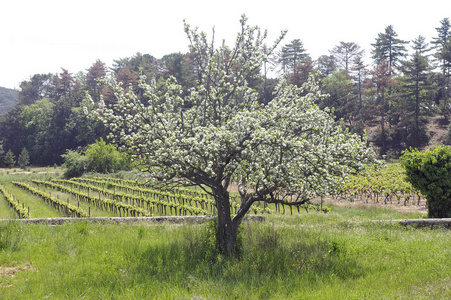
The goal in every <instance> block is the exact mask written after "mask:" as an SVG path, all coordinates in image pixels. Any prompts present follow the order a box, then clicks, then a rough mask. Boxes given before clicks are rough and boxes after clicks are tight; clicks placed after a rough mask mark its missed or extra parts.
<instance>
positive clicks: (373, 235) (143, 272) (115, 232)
mask: <svg viewBox="0 0 451 300" xmlns="http://www.w3.org/2000/svg"><path fill="white" fill-rule="evenodd" d="M13 173H14V172H10V173H9V174H6V173H5V172H4V173H3V176H2V177H1V178H2V179H0V184H3V185H4V186H6V188H7V189H8V190H10V191H11V192H12V193H13V194H15V196H16V197H18V198H21V201H23V202H26V203H27V205H30V214H31V215H33V214H34V216H37V215H45V214H47V213H48V212H44V209H46V210H48V211H50V212H52V213H53V214H54V216H62V213H61V212H60V211H58V210H56V209H54V208H53V207H52V206H50V205H42V203H44V202H42V201H41V200H36V199H34V201H31V200H33V197H34V196H30V194H28V193H27V192H25V191H23V190H21V189H18V188H17V187H15V186H13V185H12V184H11V182H12V181H13V180H17V178H20V179H21V180H23V181H26V182H31V180H33V179H40V180H50V179H51V178H54V177H58V173H60V172H59V170H55V171H52V168H50V170H43V171H42V172H38V171H36V172H35V173H33V171H31V172H29V174H21V175H12V174H13ZM16 173H17V172H16ZM60 174H61V173H60ZM16 188H17V189H16ZM22 193H23V194H22ZM40 201H41V202H40ZM68 201H73V200H72V199H70V200H68ZM5 202H6V201H5V200H4V198H3V197H1V196H0V203H1V204H0V205H1V206H0V212H1V214H2V217H1V218H2V219H7V217H6V216H8V215H9V216H11V217H10V218H12V217H13V216H14V212H11V208H10V207H8V206H6V205H5V204H4V203H5ZM32 202H36V203H40V205H37V204H36V207H35V208H32V207H31V205H32ZM328 206H329V208H330V211H329V212H328V213H324V212H321V211H312V210H309V212H308V213H307V212H306V211H305V210H301V211H300V213H294V214H290V213H285V214H281V213H276V212H275V211H274V210H272V212H271V213H270V214H265V221H264V222H251V221H246V222H245V223H244V224H243V225H242V230H241V233H240V237H241V239H242V254H241V256H240V257H235V258H227V259H224V258H222V257H221V256H219V255H218V254H217V252H216V251H215V247H214V245H215V241H214V238H212V234H211V233H212V231H213V230H214V229H213V228H214V223H213V222H207V223H204V224H190V223H182V224H170V223H160V224H154V223H136V224H113V223H104V224H102V223H91V222H89V221H86V220H80V221H78V222H73V223H66V224H63V225H58V226H49V225H45V224H41V225H25V224H22V223H20V222H18V221H17V220H11V221H0V296H1V298H2V299H449V298H451V277H450V276H451V232H450V231H449V230H448V229H443V228H413V227H403V226H401V225H399V224H397V223H385V222H377V221H378V220H397V219H406V218H423V217H424V214H415V213H409V214H407V213H404V212H399V211H396V210H392V209H387V208H381V207H375V206H365V205H353V206H341V205H340V206H335V205H333V204H328ZM39 207H42V208H39ZM37 209H41V210H42V211H40V212H39V213H38V212H37V211H36V210H37ZM8 211H9V212H8ZM91 211H92V213H99V214H102V212H101V210H98V212H97V210H96V209H92V210H91ZM104 214H107V215H108V214H110V213H106V212H104ZM49 216H50V215H49Z"/></svg>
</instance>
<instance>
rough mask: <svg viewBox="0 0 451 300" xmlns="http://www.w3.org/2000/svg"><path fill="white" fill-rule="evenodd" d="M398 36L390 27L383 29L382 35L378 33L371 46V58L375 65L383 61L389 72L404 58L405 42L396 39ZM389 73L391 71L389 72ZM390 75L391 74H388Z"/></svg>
mask: <svg viewBox="0 0 451 300" xmlns="http://www.w3.org/2000/svg"><path fill="white" fill-rule="evenodd" d="M397 36H398V34H397V33H396V32H395V30H394V29H393V26H392V25H389V26H387V27H386V28H385V32H384V33H379V35H378V37H377V38H376V43H374V44H371V45H372V46H373V48H374V49H373V51H372V52H371V53H372V57H373V59H374V62H375V63H376V64H380V63H381V62H383V61H385V62H386V63H387V64H388V67H389V68H390V69H391V70H394V69H395V68H396V67H397V66H398V65H399V63H400V61H401V59H402V58H403V57H405V56H406V47H405V46H404V45H405V44H407V42H406V41H403V40H400V39H398V38H397ZM390 72H391V71H390ZM390 75H391V74H390Z"/></svg>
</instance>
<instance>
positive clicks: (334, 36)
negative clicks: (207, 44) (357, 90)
mask: <svg viewBox="0 0 451 300" xmlns="http://www.w3.org/2000/svg"><path fill="white" fill-rule="evenodd" d="M2 2H3V3H2V4H0V11H1V18H0V86H2V87H7V88H18V87H19V84H20V82H21V81H23V80H28V79H29V78H30V77H31V76H32V75H34V74H45V73H59V72H60V71H61V68H65V69H68V70H69V72H71V73H73V74H75V73H77V72H79V71H86V69H88V68H89V67H90V66H91V65H92V64H93V63H94V62H95V61H96V60H97V59H100V60H101V61H103V62H104V63H106V64H107V66H111V65H112V63H113V60H114V59H119V58H125V57H130V56H133V55H134V54H135V53H137V52H140V53H143V54H145V53H148V54H151V55H153V56H155V57H157V58H161V57H162V56H163V55H165V54H170V53H173V52H186V51H187V50H188V41H187V38H186V35H185V33H184V30H183V19H186V20H187V21H188V23H189V24H191V25H192V27H196V26H197V27H199V28H200V29H201V30H202V31H206V32H207V33H208V34H210V33H211V29H212V27H213V26H214V27H215V31H216V40H217V41H219V40H220V39H223V38H225V40H226V43H227V44H228V45H232V44H233V42H234V40H235V36H236V33H237V32H238V31H239V19H240V16H241V15H242V14H243V13H245V14H246V15H247V17H248V18H249V22H248V24H249V25H258V26H260V27H261V28H262V29H267V30H268V33H269V37H270V38H269V39H268V44H271V42H272V41H273V40H274V38H275V37H276V36H278V35H279V33H280V31H281V30H283V29H287V30H288V35H287V37H286V38H285V40H284V41H283V42H282V44H287V43H289V42H290V41H291V40H293V39H297V38H298V39H301V41H302V42H303V43H304V47H305V48H306V49H307V51H308V53H309V54H310V55H311V57H312V58H313V59H316V58H318V56H320V55H323V54H328V51H329V50H330V49H332V48H333V47H334V46H335V45H337V44H338V43H339V42H340V41H345V42H355V43H357V44H359V45H360V46H361V47H362V48H363V49H365V51H366V53H367V55H368V54H369V53H370V51H371V43H374V41H375V39H376V37H377V34H378V33H380V32H383V31H384V30H385V27H386V26H388V25H393V26H394V29H395V31H396V32H397V33H398V37H399V38H401V39H404V40H412V39H414V38H416V37H417V36H418V35H420V34H421V35H424V36H425V37H426V38H427V41H430V40H431V37H435V36H436V30H435V28H436V27H439V26H440V21H441V20H442V19H443V18H451V1H449V0H429V1H419V0H379V1H371V2H370V1H363V0H309V1H303V0H297V1H296V0H295V1H293V0H291V1H289V0H275V1H269V0H266V1H261V0H222V1H214V0H172V1H171V0H157V1H155V0H148V1H143V0H124V1H112V0H108V1H107V0H77V1H75V0H65V1H62V0H39V1H37V0H11V1H6V0H5V1H2ZM5 2H6V3H5Z"/></svg>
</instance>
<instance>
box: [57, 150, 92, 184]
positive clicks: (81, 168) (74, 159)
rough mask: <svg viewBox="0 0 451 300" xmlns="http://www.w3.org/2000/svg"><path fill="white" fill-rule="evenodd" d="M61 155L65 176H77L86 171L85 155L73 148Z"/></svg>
mask: <svg viewBox="0 0 451 300" xmlns="http://www.w3.org/2000/svg"><path fill="white" fill-rule="evenodd" d="M61 156H62V157H63V159H64V166H65V167H66V168H67V169H66V171H65V172H64V177H65V178H72V177H79V176H81V175H83V173H84V172H85V171H86V169H87V166H88V159H87V157H86V156H84V155H82V154H81V153H78V152H77V151H73V150H67V151H66V154H63V155H61Z"/></svg>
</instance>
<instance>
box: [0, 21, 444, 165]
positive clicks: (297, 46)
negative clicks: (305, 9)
mask: <svg viewBox="0 0 451 300" xmlns="http://www.w3.org/2000/svg"><path fill="white" fill-rule="evenodd" d="M436 33H437V34H436V36H435V37H433V38H432V39H431V41H427V40H426V38H425V37H423V36H418V37H417V38H416V39H415V40H413V41H410V42H408V41H404V40H402V39H400V38H398V35H397V33H396V31H395V29H394V28H393V26H391V25H390V26H387V27H386V28H385V30H384V31H383V32H381V33H379V34H378V36H377V37H376V38H375V42H374V44H372V49H371V52H370V54H371V55H370V56H371V59H372V61H371V63H369V64H367V63H366V62H365V59H364V58H365V51H364V49H362V48H361V47H360V46H359V45H358V44H356V43H353V42H344V41H342V42H340V43H339V44H338V45H336V46H335V47H333V49H331V50H330V51H329V55H322V56H320V57H319V58H318V59H316V60H313V59H312V58H311V56H310V55H309V53H308V51H307V49H305V47H304V45H303V43H302V41H301V39H295V40H293V41H291V42H289V43H287V44H285V45H282V47H281V48H280V49H279V51H276V52H275V53H274V54H273V55H272V56H271V57H270V59H268V60H265V61H264V62H263V63H262V64H261V66H260V68H259V69H258V68H257V69H255V72H256V73H257V75H258V76H249V77H248V78H246V79H247V80H248V85H249V86H250V87H252V88H253V89H255V90H257V91H258V95H259V98H258V101H259V102H260V103H264V104H267V103H269V102H270V101H271V100H272V98H273V97H274V95H273V91H274V88H275V86H276V84H277V82H278V80H279V78H277V77H282V76H284V77H285V78H286V79H287V81H288V83H290V84H293V85H296V86H298V87H301V86H302V85H303V84H304V83H305V82H307V80H308V76H309V74H312V73H317V74H319V75H317V76H319V77H320V79H321V81H320V85H321V89H322V91H323V92H325V93H327V94H329V97H327V98H325V99H321V100H320V101H318V103H317V105H318V106H319V107H320V108H323V109H324V108H329V109H332V110H333V113H334V116H335V119H336V121H337V122H342V124H343V126H346V127H347V128H348V129H349V130H350V131H351V132H355V133H359V134H362V135H363V134H364V132H365V128H367V127H368V126H373V127H374V126H375V124H377V133H376V134H375V135H374V136H371V137H370V138H371V140H372V142H374V144H375V145H376V146H378V149H379V153H380V154H391V155H393V156H398V155H399V154H400V153H401V151H402V150H404V149H406V148H408V147H411V146H412V147H421V146H424V145H426V144H427V143H428V141H429V138H430V137H429V135H428V132H427V129H426V125H427V118H428V117H429V116H432V115H441V116H442V117H443V120H444V122H448V119H449V116H450V114H451V103H450V92H449V86H450V76H451V75H450V69H451V23H450V21H449V18H445V19H443V20H441V21H440V24H439V26H438V27H437V28H436ZM264 47H265V46H264ZM229 51H230V50H229ZM263 51H265V49H263ZM229 55H230V56H232V55H233V53H229ZM232 67H233V66H232ZM202 68H203V66H202V65H201V64H199V61H197V60H196V57H195V55H193V53H192V51H191V52H188V53H172V54H168V55H165V56H163V57H162V58H161V59H157V58H155V57H154V56H152V55H150V54H141V53H136V54H135V55H134V56H131V57H127V58H121V59H118V60H115V61H114V63H113V65H112V66H111V67H107V66H106V65H105V63H103V62H102V61H100V60H97V61H96V62H94V63H93V64H92V65H91V66H90V67H89V68H88V69H86V71H85V72H79V73H77V74H73V73H70V72H69V71H68V70H66V69H62V70H61V72H60V73H57V74H35V75H33V76H31V77H30V79H29V80H25V81H23V82H22V83H21V84H20V90H19V104H18V105H16V106H15V107H14V108H12V109H11V110H9V111H8V112H7V113H6V114H4V115H2V116H1V117H0V165H3V166H5V165H6V162H5V155H6V153H8V152H11V153H12V154H13V155H14V156H15V157H18V156H19V155H20V153H21V152H22V151H23V150H24V149H25V150H26V151H27V152H28V154H29V161H30V163H31V164H34V165H53V164H55V163H57V164H60V163H61V162H62V160H63V158H62V156H61V155H63V154H64V153H65V152H66V150H67V149H72V150H77V149H78V150H80V151H81V150H84V149H86V148H87V146H88V145H90V144H93V143H95V141H96V140H97V139H99V138H103V139H106V137H107V135H108V129H106V128H105V127H104V125H103V124H102V123H100V122H98V121H96V120H93V119H91V118H90V117H89V116H88V115H87V114H86V112H85V108H89V106H90V105H91V104H90V103H88V102H87V101H86V100H85V95H86V93H87V92H88V93H89V94H90V95H91V97H92V99H93V100H94V102H98V101H100V98H101V96H102V97H103V99H104V100H105V102H106V103H113V102H114V101H116V100H115V97H114V93H113V91H112V90H111V89H110V88H109V87H108V86H107V85H105V83H104V82H103V81H102V78H104V77H106V76H107V75H109V74H112V76H113V77H115V78H116V80H117V81H118V82H122V84H123V87H125V89H126V90H129V89H132V90H133V92H134V93H135V94H136V95H138V96H139V95H141V96H143V95H144V91H141V90H140V87H139V84H138V83H139V80H140V76H141V75H145V78H146V79H145V80H146V81H147V83H148V84H153V85H156V86H160V87H161V88H164V84H163V82H165V81H166V80H168V79H169V78H170V77H174V78H175V79H176V80H177V82H178V83H179V84H180V85H181V86H182V87H183V90H182V91H181V92H182V93H184V94H188V93H189V90H190V89H191V88H192V87H194V86H195V85H196V83H197V82H198V81H199V79H200V74H201V73H202ZM254 75H255V74H254ZM184 105H185V106H186V107H190V106H192V105H194V103H184ZM448 131H449V130H448ZM448 142H450V139H448ZM8 157H9V163H10V158H11V155H9V156H8Z"/></svg>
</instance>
